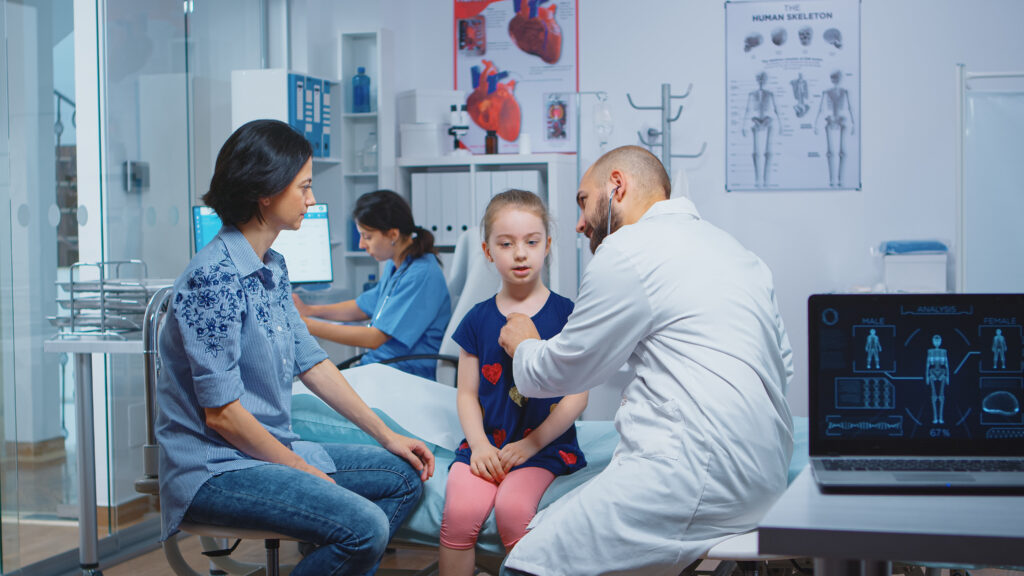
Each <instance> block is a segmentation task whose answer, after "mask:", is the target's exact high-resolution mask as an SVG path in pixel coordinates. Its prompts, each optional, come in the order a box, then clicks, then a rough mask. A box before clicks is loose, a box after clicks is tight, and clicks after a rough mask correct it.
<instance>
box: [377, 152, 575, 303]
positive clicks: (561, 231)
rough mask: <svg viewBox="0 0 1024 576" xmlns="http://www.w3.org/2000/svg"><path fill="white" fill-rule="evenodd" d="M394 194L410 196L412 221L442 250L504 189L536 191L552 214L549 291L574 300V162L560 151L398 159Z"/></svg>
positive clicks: (481, 215)
mask: <svg viewBox="0 0 1024 576" xmlns="http://www.w3.org/2000/svg"><path fill="white" fill-rule="evenodd" d="M397 184H398V188H397V191H398V193H399V194H402V195H403V196H404V197H405V198H407V199H409V200H410V204H411V205H412V207H413V217H414V218H415V219H416V223H417V224H418V225H420V226H423V227H424V228H426V229H427V230H430V231H431V232H432V233H433V234H434V238H435V242H436V243H437V245H438V246H440V247H441V248H442V249H445V248H450V247H451V246H453V245H454V244H455V241H456V239H457V238H458V237H459V234H461V233H462V231H464V230H465V229H467V228H472V227H474V226H479V225H480V220H481V218H482V217H483V212H484V209H485V208H486V207H487V202H488V201H490V199H491V196H492V195H493V194H495V193H498V192H501V191H504V190H507V189H509V188H519V189H523V190H529V191H531V192H536V193H537V195H538V196H540V197H541V198H543V199H544V201H545V202H546V203H547V205H548V211H549V212H550V214H551V222H552V233H551V237H552V240H551V258H550V261H549V263H548V282H549V286H550V288H551V289H552V290H554V291H556V292H558V293H559V294H562V295H563V296H566V297H569V298H575V297H576V292H577V288H578V286H577V283H578V277H579V276H578V272H577V270H578V260H577V259H578V254H579V242H578V241H577V235H576V218H577V211H576V161H575V157H574V156H568V155H564V154H522V155H512V154H496V155H487V156H482V155H478V156H442V157H439V158H399V159H398V183H397Z"/></svg>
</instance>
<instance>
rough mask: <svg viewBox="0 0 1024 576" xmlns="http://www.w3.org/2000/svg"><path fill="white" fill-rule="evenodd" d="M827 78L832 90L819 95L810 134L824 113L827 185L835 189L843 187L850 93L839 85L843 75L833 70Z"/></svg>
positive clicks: (850, 119)
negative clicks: (819, 99)
mask: <svg viewBox="0 0 1024 576" xmlns="http://www.w3.org/2000/svg"><path fill="white" fill-rule="evenodd" d="M829 78H830V79H831V80H832V87H831V88H829V89H827V90H825V91H824V92H822V93H821V103H820V104H819V105H818V116H817V117H816V118H815V119H814V133H815V134H818V125H819V123H820V121H821V116H822V114H823V113H824V114H825V142H826V146H827V150H826V152H825V158H826V160H827V161H828V185H829V186H831V187H833V188H835V187H842V186H843V168H844V162H845V161H846V133H847V131H849V133H850V136H853V105H852V104H851V103H850V93H849V92H847V90H846V88H843V87H841V86H840V85H839V83H840V81H841V80H842V78H843V73H842V72H841V71H839V70H836V71H835V72H833V73H832V75H831V76H829Z"/></svg>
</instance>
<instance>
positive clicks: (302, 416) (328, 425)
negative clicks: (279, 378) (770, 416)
mask: <svg viewBox="0 0 1024 576" xmlns="http://www.w3.org/2000/svg"><path fill="white" fill-rule="evenodd" d="M344 374H345V377H346V378H347V379H348V381H349V382H350V383H351V384H352V386H353V388H355V389H356V391H357V392H358V393H359V395H360V396H361V397H362V398H363V400H365V401H366V403H367V404H369V405H370V407H371V408H373V409H374V411H375V412H376V413H377V414H378V415H380V416H381V418H382V419H384V421H385V422H386V423H387V424H388V425H389V426H391V427H392V428H393V429H394V430H396V431H398V432H400V433H403V434H406V435H409V436H414V437H417V438H420V439H421V440H423V441H424V442H426V443H427V445H428V446H429V447H430V449H431V450H432V451H433V453H434V457H435V459H436V469H435V472H434V477H433V478H431V479H430V480H428V481H427V482H426V484H425V486H424V491H423V498H422V500H421V501H420V504H419V506H417V507H416V509H415V510H414V511H413V513H412V514H411V515H410V516H409V519H408V520H407V521H406V523H405V524H404V525H403V527H402V528H401V529H400V530H399V531H398V533H397V534H396V536H395V538H396V540H398V541H400V542H404V543H410V544H419V545H425V546H433V547H436V546H438V544H439V533H440V530H441V514H442V511H443V510H444V493H445V483H446V480H447V478H448V466H449V465H450V464H451V463H452V462H453V461H454V459H455V453H454V449H455V447H456V446H457V445H458V443H459V442H460V441H461V440H462V438H463V434H462V429H461V428H460V426H459V419H458V416H457V414H456V409H455V388H452V387H450V386H446V385H443V384H438V383H437V382H433V381H431V380H425V379H423V378H419V377H417V376H412V375H409V374H406V373H404V372H401V371H399V370H397V369H394V368H391V367H390V366H384V365H379V364H371V365H368V366H359V367H356V368H351V369H348V370H345V371H344ZM294 392H295V395H294V396H293V398H292V427H293V429H294V431H295V432H296V433H297V434H299V435H300V436H301V437H302V438H303V439H304V440H313V441H317V442H353V443H363V444H371V443H374V441H373V440H372V439H371V438H370V437H369V436H368V435H366V434H365V433H363V432H362V431H361V430H359V429H358V428H356V427H355V425H353V424H351V423H350V422H348V421H347V420H346V419H345V418H343V417H342V416H340V415H338V414H337V413H336V412H334V411H333V410H332V409H331V408H330V407H328V406H327V405H326V404H324V403H323V402H322V401H321V400H320V399H319V398H317V397H315V396H313V395H312V394H310V393H309V392H308V391H307V390H305V388H304V387H302V385H301V384H296V387H295V390H294ZM794 425H795V441H794V448H793V459H792V462H791V463H790V468H789V480H790V481H792V480H793V479H794V478H796V476H797V474H798V473H799V472H800V470H801V469H803V467H804V466H805V465H806V463H807V419H806V418H796V419H794ZM576 429H577V435H578V439H579V443H580V448H581V449H582V450H583V453H584V454H586V456H587V463H588V464H587V467H586V468H584V469H582V470H580V471H578V472H576V473H575V474H570V475H568V476H560V477H558V478H556V479H555V481H554V482H553V483H552V484H551V486H550V487H549V488H548V490H547V492H545V493H544V498H543V499H541V501H540V509H544V508H545V507H546V506H547V505H548V504H550V503H551V502H553V501H555V500H557V499H558V498H560V497H562V496H564V495H565V494H566V493H568V492H569V491H571V490H572V489H573V488H575V487H577V486H579V485H580V484H583V483H584V482H586V481H587V480H589V479H590V478H593V477H594V476H596V475H597V474H598V473H600V472H601V470H602V469H603V468H604V467H605V466H607V465H608V463H609V461H610V460H611V457H612V452H613V451H614V450H615V446H616V444H618V441H619V437H618V432H616V430H615V426H614V425H613V423H612V422H611V421H604V420H595V421H580V422H577V423H576ZM477 550H478V552H480V553H483V554H487V555H492V556H496V557H501V556H504V553H505V551H504V547H503V546H502V544H501V540H500V538H499V537H498V531H497V528H496V525H495V523H494V515H493V513H492V514H491V516H490V517H489V518H488V519H487V521H486V523H485V524H484V526H483V528H482V529H481V532H480V537H479V540H478V543H477Z"/></svg>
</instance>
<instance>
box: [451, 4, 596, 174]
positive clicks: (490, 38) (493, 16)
mask: <svg viewBox="0 0 1024 576" xmlns="http://www.w3.org/2000/svg"><path fill="white" fill-rule="evenodd" d="M454 1H455V29H454V31H455V89H456V90H461V91H462V92H463V93H465V94H466V110H467V111H468V112H469V117H470V130H469V134H468V135H467V136H466V138H465V139H463V144H464V145H465V146H466V147H467V148H468V149H469V150H470V151H471V152H473V153H474V154H481V153H483V152H484V150H485V138H486V136H487V133H488V132H494V135H495V136H496V137H497V140H498V152H499V153H516V152H518V151H519V146H520V144H524V145H525V142H526V141H527V140H529V147H530V149H531V151H532V152H534V153H543V152H575V151H576V134H575V130H576V126H575V121H574V119H575V116H576V113H575V111H574V110H572V109H571V106H575V92H576V90H577V89H578V85H579V79H578V72H577V70H578V59H577V43H576V35H577V4H576V0H454Z"/></svg>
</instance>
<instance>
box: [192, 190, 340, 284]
mask: <svg viewBox="0 0 1024 576" xmlns="http://www.w3.org/2000/svg"><path fill="white" fill-rule="evenodd" d="M329 220H330V219H329V218H328V212H327V204H314V205H312V206H310V207H309V210H307V211H306V218H305V219H304V220H303V221H302V226H301V227H300V228H299V229H298V230H284V231H282V232H281V233H280V234H279V235H278V236H277V240H275V241H274V245H273V246H271V247H272V248H273V249H274V250H276V251H277V252H280V253H281V255H282V256H284V260H285V263H287V265H288V278H289V280H290V281H291V283H292V284H304V283H313V282H331V281H333V280H334V269H333V267H332V266H331V234H330V226H329V224H328V223H329ZM220 226H221V223H220V218H218V217H217V213H216V212H214V211H213V208H210V207H208V206H193V207H192V230H193V231H194V233H195V240H196V252H198V251H200V250H202V249H203V246H206V245H207V244H208V243H209V242H210V240H213V237H214V236H216V235H217V232H219V231H220Z"/></svg>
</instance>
